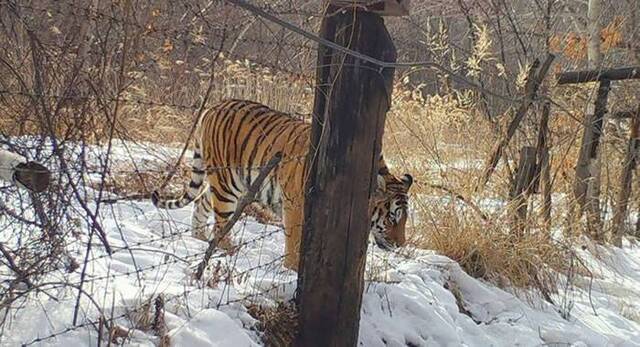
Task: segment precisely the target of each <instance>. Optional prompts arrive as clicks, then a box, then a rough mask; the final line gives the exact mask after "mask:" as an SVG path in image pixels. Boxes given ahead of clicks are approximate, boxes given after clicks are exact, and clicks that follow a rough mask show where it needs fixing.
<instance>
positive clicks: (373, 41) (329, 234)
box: [295, 6, 396, 347]
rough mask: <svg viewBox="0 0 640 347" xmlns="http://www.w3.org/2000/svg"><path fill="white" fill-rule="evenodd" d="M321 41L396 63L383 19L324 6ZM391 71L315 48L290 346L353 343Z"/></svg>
mask: <svg viewBox="0 0 640 347" xmlns="http://www.w3.org/2000/svg"><path fill="white" fill-rule="evenodd" d="M327 13H329V14H331V15H330V16H326V17H325V18H324V19H323V21H322V25H321V29H320V31H321V36H322V37H324V38H326V39H328V40H330V41H333V42H335V43H337V44H339V45H342V46H345V47H348V48H350V49H352V50H354V51H357V52H360V53H363V54H366V55H368V56H371V57H373V58H377V59H379V60H383V61H386V62H395V60H396V50H395V47H394V45H393V42H392V40H391V37H390V36H389V33H388V32H387V29H386V27H385V25H384V21H383V20H382V18H381V17H380V16H379V15H377V14H374V13H371V12H367V11H363V10H362V9H360V8H358V9H356V8H349V9H346V8H345V9H339V8H337V7H335V6H329V8H328V10H327ZM393 74H394V69H390V68H384V69H383V68H381V67H380V66H376V65H374V64H371V63H369V62H366V61H363V60H361V59H358V58H355V57H352V56H349V55H345V54H344V53H342V52H339V51H336V50H334V49H332V48H327V47H325V46H321V47H320V48H319V51H318V66H317V78H316V82H317V89H316V94H315V101H314V112H313V125H312V131H311V149H310V156H309V160H310V163H309V167H310V170H309V176H308V180H307V182H306V194H307V195H306V198H305V209H304V214H305V225H304V232H303V235H304V238H303V241H302V251H301V255H302V256H301V259H300V265H299V269H300V273H299V277H298V295H299V297H298V304H299V318H298V319H299V331H298V335H297V337H296V341H295V346H304V347H314V346H356V344H357V342H358V329H359V323H360V305H361V300H362V291H363V288H364V269H365V259H366V257H365V256H366V250H367V243H368V238H369V228H370V225H369V224H370V216H369V199H370V197H371V196H372V194H373V192H374V190H375V188H376V174H377V163H378V158H379V155H380V151H381V146H382V145H381V142H382V133H383V130H384V123H385V118H386V112H387V111H388V109H389V107H390V104H391V92H392V88H393Z"/></svg>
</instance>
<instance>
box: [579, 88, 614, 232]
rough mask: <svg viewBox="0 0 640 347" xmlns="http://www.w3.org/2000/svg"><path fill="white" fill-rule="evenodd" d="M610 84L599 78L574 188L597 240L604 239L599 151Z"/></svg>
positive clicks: (587, 118) (586, 123)
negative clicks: (601, 218) (601, 216)
mask: <svg viewBox="0 0 640 347" xmlns="http://www.w3.org/2000/svg"><path fill="white" fill-rule="evenodd" d="M610 84H611V82H610V81H609V80H602V81H600V86H599V87H598V95H597V97H596V101H595V111H594V113H593V114H587V115H586V120H585V124H584V133H583V136H582V145H581V147H580V155H579V157H578V163H577V165H576V184H575V187H574V195H575V198H576V201H577V203H578V205H579V206H580V214H581V215H582V214H583V213H585V212H586V213H587V223H588V225H589V232H590V233H591V236H592V237H593V238H594V239H595V240H597V241H603V240H604V235H603V233H602V226H601V221H600V180H599V176H600V174H599V171H600V163H599V160H598V153H599V145H600V137H601V135H602V128H603V124H604V117H605V114H606V112H607V97H608V95H609V86H610Z"/></svg>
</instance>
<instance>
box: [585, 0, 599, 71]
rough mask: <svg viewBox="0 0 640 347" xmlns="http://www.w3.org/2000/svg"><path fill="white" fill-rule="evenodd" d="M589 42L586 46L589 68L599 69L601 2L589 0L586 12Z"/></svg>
mask: <svg viewBox="0 0 640 347" xmlns="http://www.w3.org/2000/svg"><path fill="white" fill-rule="evenodd" d="M587 17H588V21H589V24H588V30H589V42H588V44H587V56H588V59H589V68H591V69H599V68H601V66H600V64H601V63H602V53H601V52H600V32H601V31H602V18H601V17H602V0H589V9H588V12H587Z"/></svg>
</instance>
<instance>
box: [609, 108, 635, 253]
mask: <svg viewBox="0 0 640 347" xmlns="http://www.w3.org/2000/svg"><path fill="white" fill-rule="evenodd" d="M639 151H640V106H639V107H638V111H637V113H636V114H635V115H634V117H633V119H632V120H631V129H630V135H629V145H628V147H627V153H626V155H625V159H624V163H623V168H622V174H621V175H620V191H619V193H618V199H617V200H616V206H615V211H614V213H613V222H612V226H613V229H612V230H613V244H614V245H616V246H618V247H622V235H623V234H624V229H625V228H624V221H625V219H626V218H627V207H628V205H629V196H630V195H631V189H632V186H631V182H632V178H633V171H634V170H635V169H636V165H637V164H638V155H639V154H638V152H639Z"/></svg>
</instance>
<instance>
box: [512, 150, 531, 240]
mask: <svg viewBox="0 0 640 347" xmlns="http://www.w3.org/2000/svg"><path fill="white" fill-rule="evenodd" d="M535 172H536V148H535V147H529V146H525V147H522V149H521V150H520V164H519V165H518V171H517V173H516V179H515V181H514V182H513V186H512V187H511V192H510V194H509V195H510V198H511V204H512V206H513V209H514V223H513V229H514V231H515V232H516V233H517V234H518V235H521V234H522V233H523V232H524V230H525V226H526V221H527V204H528V202H527V200H528V197H529V195H530V194H531V191H532V188H533V181H534V176H535Z"/></svg>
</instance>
